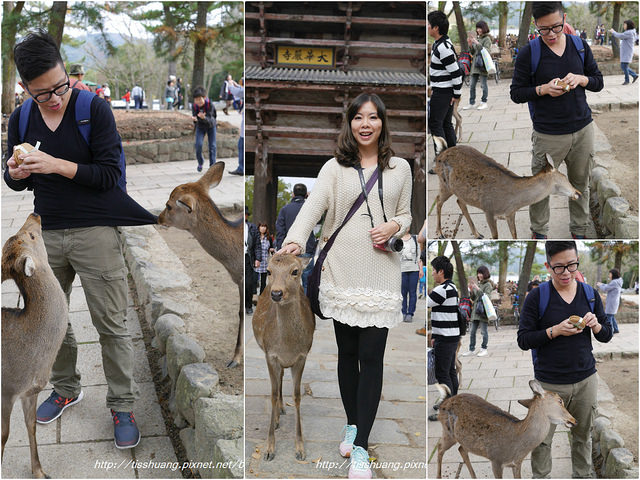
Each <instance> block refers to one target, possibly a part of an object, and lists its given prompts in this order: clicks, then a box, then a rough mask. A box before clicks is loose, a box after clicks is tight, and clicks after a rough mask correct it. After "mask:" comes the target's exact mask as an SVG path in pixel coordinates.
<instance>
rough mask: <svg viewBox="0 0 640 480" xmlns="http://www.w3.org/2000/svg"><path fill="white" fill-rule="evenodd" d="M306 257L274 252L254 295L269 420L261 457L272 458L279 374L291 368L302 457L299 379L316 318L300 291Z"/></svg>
mask: <svg viewBox="0 0 640 480" xmlns="http://www.w3.org/2000/svg"><path fill="white" fill-rule="evenodd" d="M309 260H310V259H308V258H307V259H304V258H298V257H296V256H294V255H291V254H277V255H274V256H273V257H272V258H271V260H270V261H269V267H268V269H267V271H268V272H269V282H268V283H267V286H266V288H265V289H264V291H263V292H262V294H261V295H260V297H259V298H258V305H257V306H256V312H255V314H254V315H253V334H254V336H255V338H256V342H257V343H258V346H259V347H260V348H261V349H262V351H264V355H265V357H266V360H267V367H268V368H269V377H270V378H271V423H270V424H269V436H268V439H267V451H266V453H265V455H264V459H265V460H273V458H274V457H275V450H276V439H275V430H276V428H278V426H279V423H280V414H281V413H285V412H284V404H283V402H282V376H283V374H284V369H285V368H289V367H290V368H291V377H292V378H293V398H294V402H295V407H296V440H295V446H296V458H297V459H298V460H304V459H305V456H306V454H305V450H304V441H303V439H302V425H301V423H300V381H301V379H302V372H303V370H304V364H305V362H306V361H307V354H308V353H309V350H310V349H311V343H312V342H313V331H314V330H315V326H316V318H315V315H314V314H313V312H312V311H311V306H310V305H309V299H308V298H307V296H306V295H305V294H304V290H303V289H302V284H301V281H300V279H301V275H302V271H303V270H304V267H306V265H307V263H309Z"/></svg>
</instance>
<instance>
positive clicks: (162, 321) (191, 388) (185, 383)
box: [120, 225, 244, 478]
mask: <svg viewBox="0 0 640 480" xmlns="http://www.w3.org/2000/svg"><path fill="white" fill-rule="evenodd" d="M120 231H121V237H122V240H123V250H124V256H125V260H126V262H127V265H128V267H129V272H130V273H131V277H132V279H133V283H134V285H135V288H136V296H137V302H138V304H139V305H141V306H143V307H144V314H145V317H146V320H147V322H148V324H149V325H150V326H151V327H152V329H153V332H154V338H153V340H152V347H153V348H157V349H158V350H159V351H160V352H161V353H163V354H164V356H163V357H162V370H163V372H162V373H163V378H166V377H167V376H168V377H169V379H170V382H171V398H170V400H169V408H170V410H171V412H172V413H173V416H174V423H175V424H176V425H177V426H178V427H179V428H181V429H182V430H181V431H180V438H181V439H182V442H183V444H184V447H185V450H186V453H187V457H188V458H189V460H190V461H192V462H196V464H195V465H196V466H195V468H194V470H197V471H198V473H199V474H200V476H201V478H242V476H243V472H244V468H243V462H242V459H243V456H244V448H243V444H242V441H237V439H238V438H240V439H241V438H243V435H244V403H243V399H242V396H239V395H225V394H223V393H220V392H219V391H218V373H217V372H216V370H215V369H214V368H213V367H212V366H211V365H209V364H208V363H203V360H204V357H205V354H204V350H203V349H202V347H201V346H200V345H199V344H198V343H197V342H196V341H195V340H194V339H192V338H190V337H189V336H188V335H186V334H185V333H184V331H185V324H184V321H183V319H182V317H183V316H185V315H188V314H189V307H188V305H189V304H190V302H191V301H192V300H193V301H195V300H194V299H192V298H191V297H192V296H193V294H192V293H191V292H190V285H191V279H190V278H189V276H188V275H187V274H186V272H184V268H183V266H182V262H181V261H180V260H179V259H178V257H176V255H175V254H174V253H173V252H172V251H171V250H170V248H169V247H168V246H167V244H166V243H165V242H164V240H163V239H162V237H161V236H160V234H159V233H158V232H157V231H156V230H155V228H154V227H153V226H152V225H145V226H142V227H123V228H121V229H120ZM176 298H179V299H181V301H177V300H176ZM221 412H222V413H223V414H222V415H221Z"/></svg>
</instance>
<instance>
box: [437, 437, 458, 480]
mask: <svg viewBox="0 0 640 480" xmlns="http://www.w3.org/2000/svg"><path fill="white" fill-rule="evenodd" d="M455 444H456V439H455V438H454V437H453V435H451V433H450V432H449V429H448V428H447V427H446V426H445V425H442V437H440V440H439V441H438V476H437V478H442V457H443V456H444V454H445V452H446V451H447V450H449V449H450V448H451V447H453V446H454V445H455Z"/></svg>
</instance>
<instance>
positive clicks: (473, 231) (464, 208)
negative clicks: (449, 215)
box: [458, 198, 484, 238]
mask: <svg viewBox="0 0 640 480" xmlns="http://www.w3.org/2000/svg"><path fill="white" fill-rule="evenodd" d="M458 206H459V207H460V210H462V214H463V215H464V218H466V219H467V222H469V227H471V234H472V235H473V236H474V237H476V238H484V237H483V236H482V235H480V232H478V230H476V226H475V225H474V224H473V220H471V215H469V210H467V204H466V203H464V202H463V201H462V200H460V198H458Z"/></svg>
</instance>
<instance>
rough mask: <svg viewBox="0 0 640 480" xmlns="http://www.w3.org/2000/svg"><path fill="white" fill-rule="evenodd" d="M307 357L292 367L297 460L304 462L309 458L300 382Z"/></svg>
mask: <svg viewBox="0 0 640 480" xmlns="http://www.w3.org/2000/svg"><path fill="white" fill-rule="evenodd" d="M306 361H307V357H306V356H305V357H302V358H301V359H299V360H298V361H297V362H296V363H294V364H293V366H292V367H291V377H292V378H293V401H294V403H295V405H296V459H297V460H304V459H305V458H306V456H307V454H306V452H305V451H304V440H303V438H302V423H301V422H300V382H301V380H302V372H303V371H304V364H305V362H306Z"/></svg>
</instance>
